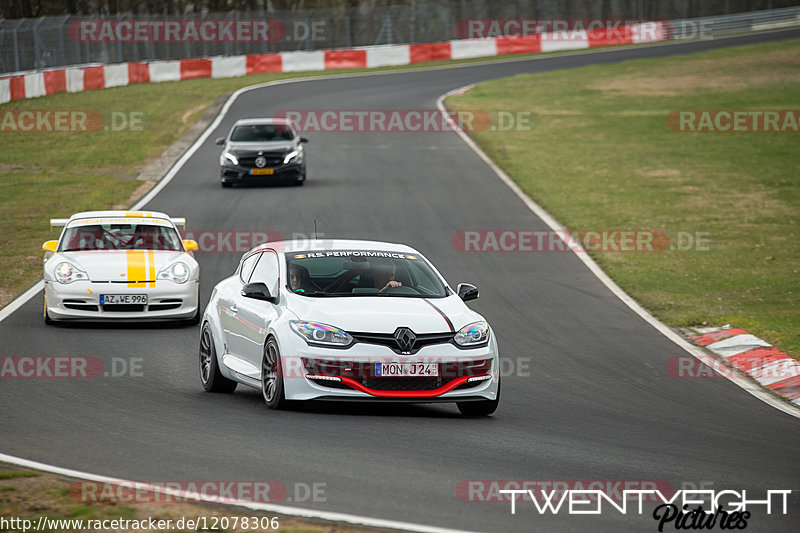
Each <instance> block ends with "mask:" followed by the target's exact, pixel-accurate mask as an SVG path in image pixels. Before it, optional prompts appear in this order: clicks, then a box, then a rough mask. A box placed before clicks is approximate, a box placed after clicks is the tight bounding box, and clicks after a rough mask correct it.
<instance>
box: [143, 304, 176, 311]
mask: <svg viewBox="0 0 800 533" xmlns="http://www.w3.org/2000/svg"><path fill="white" fill-rule="evenodd" d="M180 306H181V304H179V303H178V304H150V305H149V306H148V309H149V310H150V311H169V310H170V309H178V308H179V307H180Z"/></svg>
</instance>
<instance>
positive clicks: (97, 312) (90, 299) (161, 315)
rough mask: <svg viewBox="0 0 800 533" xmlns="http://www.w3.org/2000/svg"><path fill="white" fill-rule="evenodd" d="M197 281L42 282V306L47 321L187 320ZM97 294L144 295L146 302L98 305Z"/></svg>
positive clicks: (194, 301) (194, 302)
mask: <svg viewBox="0 0 800 533" xmlns="http://www.w3.org/2000/svg"><path fill="white" fill-rule="evenodd" d="M198 286H199V284H198V281H197V280H189V281H187V282H186V283H183V284H178V283H174V282H172V281H165V280H160V281H155V282H153V283H148V284H147V286H146V287H128V285H127V284H125V283H94V282H91V281H75V282H73V283H69V284H66V285H64V284H61V283H58V282H57V281H45V288H44V290H45V306H46V308H47V314H48V316H49V318H50V319H51V320H88V321H94V320H131V319H135V320H142V319H158V320H160V319H182V318H186V319H191V318H192V317H194V315H195V313H197V308H198V305H199V300H198ZM101 294H131V295H138V294H146V295H147V304H146V305H138V304H137V305H128V306H119V305H117V306H111V305H101V304H100V295H101Z"/></svg>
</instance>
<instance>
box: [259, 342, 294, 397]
mask: <svg viewBox="0 0 800 533" xmlns="http://www.w3.org/2000/svg"><path fill="white" fill-rule="evenodd" d="M261 395H262V396H263V397H264V403H266V404H267V407H269V408H270V409H286V408H287V407H289V401H288V400H287V399H286V395H285V394H284V388H283V365H282V364H281V353H280V350H279V349H278V343H277V342H276V341H275V339H274V338H272V337H270V338H269V340H267V344H266V345H264V357H262V359H261Z"/></svg>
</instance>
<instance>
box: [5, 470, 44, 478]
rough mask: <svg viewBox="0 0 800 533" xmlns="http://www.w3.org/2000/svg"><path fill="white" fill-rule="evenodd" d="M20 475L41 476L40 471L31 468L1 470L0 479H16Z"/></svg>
mask: <svg viewBox="0 0 800 533" xmlns="http://www.w3.org/2000/svg"><path fill="white" fill-rule="evenodd" d="M19 477H39V472H33V471H31V470H0V479H16V478H19Z"/></svg>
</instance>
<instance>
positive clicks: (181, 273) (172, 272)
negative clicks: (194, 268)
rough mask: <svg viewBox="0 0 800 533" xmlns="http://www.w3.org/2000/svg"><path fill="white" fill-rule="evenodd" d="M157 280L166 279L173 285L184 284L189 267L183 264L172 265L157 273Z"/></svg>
mask: <svg viewBox="0 0 800 533" xmlns="http://www.w3.org/2000/svg"><path fill="white" fill-rule="evenodd" d="M156 278H157V279H168V280H170V281H174V282H175V283H186V280H188V279H189V267H188V266H186V264H185V263H172V264H171V265H169V266H166V267H164V268H162V269H161V270H160V271H159V272H158V276H156Z"/></svg>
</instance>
